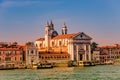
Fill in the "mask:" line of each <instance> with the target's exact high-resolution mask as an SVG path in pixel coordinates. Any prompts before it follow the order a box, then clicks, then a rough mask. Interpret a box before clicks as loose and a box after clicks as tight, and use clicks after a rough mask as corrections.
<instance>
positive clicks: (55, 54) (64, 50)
mask: <svg viewBox="0 0 120 80" xmlns="http://www.w3.org/2000/svg"><path fill="white" fill-rule="evenodd" d="M61 30H62V34H58V32H57V31H56V30H55V29H54V24H53V23H52V21H51V23H50V24H49V23H48V22H47V24H46V26H45V37H44V38H39V39H37V40H36V41H35V45H36V47H37V48H38V51H39V59H40V60H46V61H61V60H74V61H91V47H90V44H91V39H92V38H91V37H89V36H88V35H87V34H85V33H84V32H78V33H72V34H68V33H67V31H68V29H67V26H66V24H65V23H64V25H63V27H62V29H61Z"/></svg>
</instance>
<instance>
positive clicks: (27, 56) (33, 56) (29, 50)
mask: <svg viewBox="0 0 120 80" xmlns="http://www.w3.org/2000/svg"><path fill="white" fill-rule="evenodd" d="M23 49H24V61H25V65H26V66H32V65H33V64H38V62H39V59H38V58H39V56H38V49H37V48H36V47H35V45H34V44H31V45H26V46H23Z"/></svg>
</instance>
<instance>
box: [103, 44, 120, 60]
mask: <svg viewBox="0 0 120 80" xmlns="http://www.w3.org/2000/svg"><path fill="white" fill-rule="evenodd" d="M101 48H102V49H103V51H102V52H103V53H105V54H108V55H109V56H108V60H115V59H118V58H120V45H118V44H115V45H112V46H102V47H101Z"/></svg>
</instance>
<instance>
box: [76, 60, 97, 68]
mask: <svg viewBox="0 0 120 80" xmlns="http://www.w3.org/2000/svg"><path fill="white" fill-rule="evenodd" d="M78 66H85V67H86V66H95V64H94V63H93V62H91V61H78Z"/></svg>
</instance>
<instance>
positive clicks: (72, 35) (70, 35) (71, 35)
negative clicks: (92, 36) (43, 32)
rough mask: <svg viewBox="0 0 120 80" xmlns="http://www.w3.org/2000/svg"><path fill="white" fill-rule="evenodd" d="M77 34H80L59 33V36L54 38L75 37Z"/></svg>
mask: <svg viewBox="0 0 120 80" xmlns="http://www.w3.org/2000/svg"><path fill="white" fill-rule="evenodd" d="M77 34H78V33H73V34H64V35H58V36H56V37H54V38H53V39H64V38H73V37H75V36H76V35H77Z"/></svg>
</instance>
